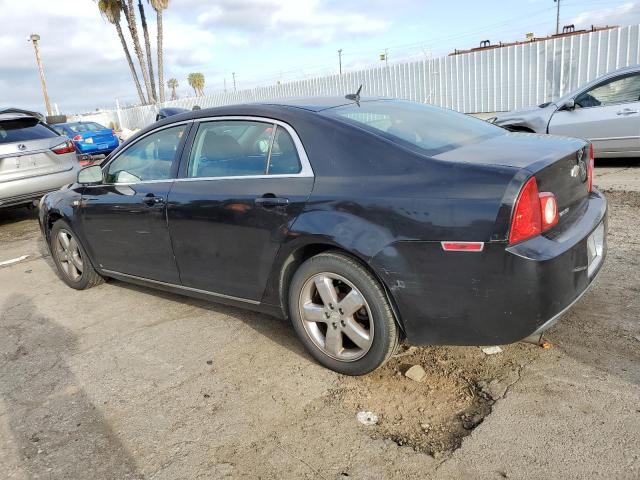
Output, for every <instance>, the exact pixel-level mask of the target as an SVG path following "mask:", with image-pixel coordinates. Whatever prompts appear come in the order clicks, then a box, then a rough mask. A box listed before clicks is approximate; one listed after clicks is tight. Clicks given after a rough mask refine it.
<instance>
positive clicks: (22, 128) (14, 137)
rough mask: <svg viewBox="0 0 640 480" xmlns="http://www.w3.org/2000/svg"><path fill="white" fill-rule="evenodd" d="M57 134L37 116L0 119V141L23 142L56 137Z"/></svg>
mask: <svg viewBox="0 0 640 480" xmlns="http://www.w3.org/2000/svg"><path fill="white" fill-rule="evenodd" d="M57 136H58V134H57V133H56V132H54V131H53V130H51V129H50V128H49V127H47V126H45V125H43V124H42V123H41V122H40V121H39V120H38V119H37V118H17V119H14V120H2V121H0V143H13V142H25V141H28V140H40V139H42V138H52V137H57Z"/></svg>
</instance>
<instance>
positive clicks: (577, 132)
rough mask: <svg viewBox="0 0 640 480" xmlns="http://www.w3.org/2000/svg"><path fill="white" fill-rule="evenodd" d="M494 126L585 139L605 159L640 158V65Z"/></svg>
mask: <svg viewBox="0 0 640 480" xmlns="http://www.w3.org/2000/svg"><path fill="white" fill-rule="evenodd" d="M489 121H490V122H492V123H494V124H496V125H499V126H501V127H504V128H506V129H507V130H511V131H514V132H532V133H550V134H553V135H564V136H568V137H578V138H584V139H585V140H589V141H590V142H591V143H592V144H593V148H594V152H595V156H596V157H600V158H604V157H636V156H640V65H634V66H632V67H625V68H621V69H619V70H616V71H614V72H611V73H608V74H606V75H603V76H601V77H599V78H597V79H595V80H593V81H592V82H590V83H588V84H586V85H584V86H583V87H581V88H579V89H578V90H576V91H574V92H572V93H569V94H568V95H565V96H564V97H562V98H560V99H558V100H556V101H554V102H548V103H543V104H542V105H540V106H538V107H536V108H532V109H528V110H519V111H514V112H509V113H504V114H501V115H498V116H497V117H494V118H492V119H489Z"/></svg>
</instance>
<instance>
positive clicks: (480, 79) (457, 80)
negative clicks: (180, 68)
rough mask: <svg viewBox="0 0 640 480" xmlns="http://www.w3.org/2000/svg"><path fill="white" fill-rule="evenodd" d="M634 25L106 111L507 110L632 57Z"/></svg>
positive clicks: (117, 119) (116, 118) (637, 46)
mask: <svg viewBox="0 0 640 480" xmlns="http://www.w3.org/2000/svg"><path fill="white" fill-rule="evenodd" d="M639 29H640V26H639V25H632V26H628V27H621V28H615V29H611V30H601V31H596V32H589V33H584V34H580V35H573V36H566V37H560V38H555V39H550V40H545V41H539V42H532V43H525V44H520V45H514V46H510V47H502V48H495V49H491V50H483V51H479V52H471V53H466V54H460V55H453V56H447V57H441V58H435V59H425V60H422V61H416V62H410V63H398V64H393V65H389V66H388V67H375V68H368V69H364V70H359V71H354V72H348V73H344V74H343V75H329V76H325V77H318V78H313V79H307V80H298V81H293V82H287V83H283V84H278V85H271V86H265V87H256V88H252V89H247V90H240V91H237V92H226V93H214V94H210V95H205V96H201V97H190V98H181V99H178V100H174V101H167V102H165V103H164V104H162V105H149V106H141V107H131V108H118V109H116V110H114V111H113V112H110V113H109V115H111V119H112V121H113V122H114V123H115V124H116V125H119V126H120V127H121V128H129V129H135V128H143V127H145V126H147V125H149V124H150V123H152V122H153V121H154V120H155V116H156V112H157V110H158V109H159V108H161V107H170V106H171V107H184V108H188V109H190V108H192V107H193V106H194V105H199V106H200V107H202V108H207V107H215V106H221V105H229V104H237V103H250V102H257V101H265V100H276V99H282V98H290V97H301V96H318V95H337V96H343V95H345V94H347V93H353V92H355V90H356V89H357V88H358V86H359V85H360V84H362V85H363V89H362V94H363V96H382V97H392V98H403V99H408V100H414V101H418V102H426V103H431V104H434V105H439V106H442V107H446V108H451V109H454V110H458V111H460V112H464V113H479V112H497V111H507V110H513V109H518V108H523V107H529V106H534V105H538V104H541V103H543V102H548V101H551V100H554V99H556V98H558V97H560V96H562V95H564V94H565V93H568V92H570V91H571V90H573V89H575V88H577V87H578V86H580V85H582V84H584V83H586V82H588V81H590V80H592V79H594V78H596V77H598V76H600V75H602V74H603V73H606V72H609V71H612V70H615V69H617V68H620V67H624V66H628V65H634V64H637V63H640V43H639V42H640V36H639Z"/></svg>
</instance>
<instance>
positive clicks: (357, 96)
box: [344, 84, 362, 106]
mask: <svg viewBox="0 0 640 480" xmlns="http://www.w3.org/2000/svg"><path fill="white" fill-rule="evenodd" d="M361 91H362V84H360V87H359V88H358V91H357V92H356V93H350V94H348V95H345V96H344V98H346V99H347V100H353V101H354V102H356V105H358V106H360V92H361Z"/></svg>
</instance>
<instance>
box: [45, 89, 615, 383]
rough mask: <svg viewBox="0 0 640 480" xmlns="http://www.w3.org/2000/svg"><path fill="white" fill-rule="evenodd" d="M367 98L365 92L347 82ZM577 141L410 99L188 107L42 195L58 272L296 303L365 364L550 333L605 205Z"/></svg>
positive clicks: (243, 300) (585, 269)
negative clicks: (404, 350)
mask: <svg viewBox="0 0 640 480" xmlns="http://www.w3.org/2000/svg"><path fill="white" fill-rule="evenodd" d="M350 98H353V96H350ZM592 181H593V154H592V149H591V146H590V145H589V144H588V143H585V142H584V141H582V140H576V139H571V138H560V137H551V136H538V135H534V134H523V133H511V132H507V131H505V130H503V129H501V128H499V127H496V126H493V125H491V124H488V123H486V122H483V121H480V120H476V119H473V118H470V117H467V116H465V115H462V114H458V113H455V112H451V111H448V110H443V109H441V108H436V107H432V106H428V105H424V104H418V103H412V102H405V101H397V100H379V99H376V100H364V99H363V100H360V99H359V98H357V97H356V98H355V100H349V99H340V98H338V99H336V98H319V99H318V98H311V99H305V100H298V101H290V102H282V103H278V104H252V105H238V106H228V107H220V108H215V109H206V110H198V111H192V112H187V113H183V114H179V115H175V116H171V117H169V118H167V119H164V120H161V121H160V122H157V123H155V124H153V125H151V126H150V127H148V128H147V129H145V130H143V131H141V132H139V133H138V134H137V135H136V136H135V137H133V138H131V139H130V140H129V141H127V142H126V143H125V144H123V145H121V146H120V147H119V148H118V149H117V150H116V151H115V152H114V153H113V154H112V155H111V156H110V157H109V158H108V159H107V161H105V162H104V164H103V165H102V166H101V167H98V166H92V167H88V168H86V169H84V170H82V171H80V173H79V175H78V181H77V183H75V184H73V185H70V186H69V187H68V188H66V189H65V190H61V191H57V192H54V193H51V194H49V195H47V196H46V197H45V198H44V199H43V201H42V202H41V209H40V223H41V227H42V230H43V233H44V236H45V238H46V241H47V244H48V245H49V247H50V249H51V253H52V256H53V259H54V260H55V263H56V265H57V267H58V270H59V273H60V277H61V278H62V280H63V281H65V282H66V283H67V284H68V285H69V286H70V287H73V288H76V289H85V288H88V287H92V286H94V285H97V284H99V283H101V282H102V281H103V279H105V278H108V277H111V278H116V279H120V280H124V281H128V282H133V283H137V284H142V285H147V286H151V287H156V288H160V289H163V290H168V291H172V292H178V293H182V294H185V295H192V296H197V297H202V298H206V299H211V300H215V301H219V302H223V303H228V304H232V305H237V306H243V307H247V308H251V309H255V310H258V311H261V312H265V313H268V314H272V315H278V316H282V317H285V318H289V319H290V320H291V322H292V324H293V327H294V329H295V331H296V333H297V334H298V336H299V338H300V340H301V341H302V342H303V343H304V345H305V346H306V348H307V349H308V350H309V352H310V353H311V354H312V355H313V357H315V358H316V359H317V360H318V361H319V362H320V363H322V364H323V365H325V366H327V367H329V368H331V369H333V370H336V371H338V372H342V373H346V374H350V375H360V374H365V373H367V372H370V371H372V370H374V369H375V368H377V367H379V366H380V365H382V364H383V363H384V362H385V361H386V360H387V359H388V358H389V357H390V356H391V355H392V354H393V352H394V351H395V349H396V346H397V344H398V342H399V341H400V340H401V339H404V338H406V340H407V341H408V342H410V343H413V344H422V345H424V344H428V345H443V344H448V345H495V344H504V343H509V342H514V341H518V340H521V339H523V338H525V337H531V336H532V335H536V336H539V335H540V334H541V332H543V331H544V330H546V329H547V328H548V327H549V326H550V325H552V324H553V323H554V321H555V320H556V319H557V318H558V316H559V315H560V314H562V313H563V312H564V311H565V310H566V309H567V308H569V307H570V306H571V305H572V304H573V303H574V302H576V301H577V300H578V299H579V298H580V296H581V295H582V294H583V293H584V292H585V291H586V289H587V288H588V287H589V285H590V284H591V283H592V282H593V279H594V278H595V276H596V274H597V273H598V271H599V269H600V268H601V266H602V263H603V260H604V257H605V254H606V230H607V223H606V222H607V220H606V213H607V202H606V200H605V198H604V196H603V195H602V194H601V193H600V192H598V191H597V190H596V189H594V188H593V187H592Z"/></svg>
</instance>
